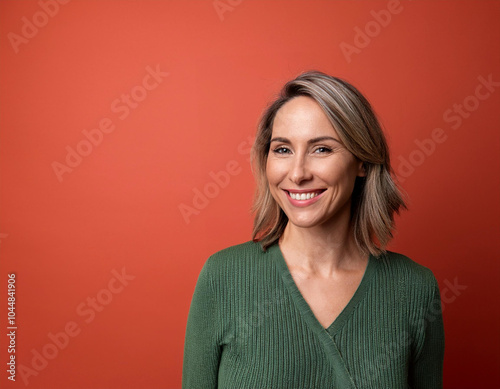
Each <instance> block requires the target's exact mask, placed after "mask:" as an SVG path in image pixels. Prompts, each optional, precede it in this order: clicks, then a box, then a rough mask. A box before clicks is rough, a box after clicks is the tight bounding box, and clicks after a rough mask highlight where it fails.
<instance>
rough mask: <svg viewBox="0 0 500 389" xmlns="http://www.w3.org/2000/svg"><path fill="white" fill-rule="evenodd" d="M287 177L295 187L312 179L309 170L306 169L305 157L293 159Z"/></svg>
mask: <svg viewBox="0 0 500 389" xmlns="http://www.w3.org/2000/svg"><path fill="white" fill-rule="evenodd" d="M289 177H290V181H292V182H293V183H294V184H296V185H300V184H301V183H303V182H305V181H307V180H310V179H311V178H312V174H311V170H310V169H309V167H308V163H307V161H306V159H305V157H303V156H296V158H294V159H293V162H292V166H291V167H290V172H289Z"/></svg>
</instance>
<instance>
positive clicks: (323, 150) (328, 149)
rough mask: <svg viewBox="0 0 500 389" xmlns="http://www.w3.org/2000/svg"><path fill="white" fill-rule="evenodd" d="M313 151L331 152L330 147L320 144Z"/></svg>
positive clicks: (320, 152)
mask: <svg viewBox="0 0 500 389" xmlns="http://www.w3.org/2000/svg"><path fill="white" fill-rule="evenodd" d="M314 152H315V153H318V154H328V153H331V152H332V149H331V148H329V147H325V146H320V147H318V148H317V149H316V150H314Z"/></svg>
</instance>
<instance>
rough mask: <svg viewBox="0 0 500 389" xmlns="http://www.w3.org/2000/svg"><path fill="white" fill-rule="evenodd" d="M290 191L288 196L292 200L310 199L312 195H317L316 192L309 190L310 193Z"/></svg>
mask: <svg viewBox="0 0 500 389" xmlns="http://www.w3.org/2000/svg"><path fill="white" fill-rule="evenodd" d="M289 193H290V197H291V198H292V199H294V200H309V199H312V198H313V197H316V196H317V195H319V193H318V192H310V193H292V192H289Z"/></svg>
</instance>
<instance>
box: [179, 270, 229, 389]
mask: <svg viewBox="0 0 500 389" xmlns="http://www.w3.org/2000/svg"><path fill="white" fill-rule="evenodd" d="M217 316H218V308H217V303H216V299H215V295H214V293H213V284H212V282H211V277H210V273H209V261H207V262H206V263H205V265H204V266H203V268H202V269H201V272H200V275H199V277H198V281H197V283H196V288H195V290H194V293H193V298H192V300H191V307H190V309H189V315H188V320H187V327H186V338H185V344H184V362H183V367H182V388H183V389H200V388H204V389H205V388H206V389H210V388H217V373H218V370H219V359H220V354H221V349H220V347H219V344H218V341H217V331H216V330H217Z"/></svg>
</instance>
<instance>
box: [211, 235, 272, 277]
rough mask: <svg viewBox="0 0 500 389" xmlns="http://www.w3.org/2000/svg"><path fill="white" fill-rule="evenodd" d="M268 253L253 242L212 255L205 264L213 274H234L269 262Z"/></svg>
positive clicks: (230, 247)
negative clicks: (260, 263)
mask: <svg viewBox="0 0 500 389" xmlns="http://www.w3.org/2000/svg"><path fill="white" fill-rule="evenodd" d="M268 259H269V258H268V255H267V252H265V251H264V250H263V249H262V246H261V245H260V244H259V243H257V242H253V241H248V242H245V243H241V244H237V245H234V246H229V247H227V248H225V249H223V250H220V251H217V252H216V253H214V254H212V255H211V256H210V257H209V258H208V259H207V260H206V262H205V265H204V268H206V270H207V271H209V272H210V273H212V274H217V273H221V272H223V273H232V272H238V271H241V270H248V269H249V268H251V267H253V266H255V264H256V263H259V262H262V261H266V260H268Z"/></svg>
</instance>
